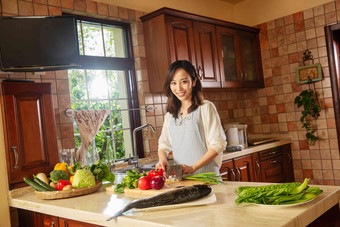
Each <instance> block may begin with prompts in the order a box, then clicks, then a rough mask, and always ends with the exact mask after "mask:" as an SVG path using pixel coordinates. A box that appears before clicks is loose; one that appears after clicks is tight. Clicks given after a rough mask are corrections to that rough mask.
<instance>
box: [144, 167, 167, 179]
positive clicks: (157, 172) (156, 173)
mask: <svg viewBox="0 0 340 227" xmlns="http://www.w3.org/2000/svg"><path fill="white" fill-rule="evenodd" d="M156 176H162V177H164V176H163V170H162V169H160V170H158V169H156V170H151V171H150V172H149V174H148V177H149V178H150V179H151V178H153V177H156Z"/></svg>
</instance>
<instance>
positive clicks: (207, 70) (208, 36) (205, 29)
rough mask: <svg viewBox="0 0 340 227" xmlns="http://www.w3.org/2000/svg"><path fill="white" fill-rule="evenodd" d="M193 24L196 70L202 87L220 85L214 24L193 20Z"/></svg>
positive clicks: (216, 86)
mask: <svg viewBox="0 0 340 227" xmlns="http://www.w3.org/2000/svg"><path fill="white" fill-rule="evenodd" d="M193 26H194V28H193V30H194V38H195V50H196V70H197V73H198V76H199V78H200V80H201V82H202V86H203V87H204V88H218V87H220V86H221V82H220V81H221V78H220V71H219V62H218V54H217V43H216V32H215V26H214V25H212V24H208V23H203V22H198V21H194V22H193ZM192 63H193V62H192ZM193 64H194V63H193ZM194 65H195V64H194Z"/></svg>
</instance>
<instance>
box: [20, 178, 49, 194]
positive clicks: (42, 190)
mask: <svg viewBox="0 0 340 227" xmlns="http://www.w3.org/2000/svg"><path fill="white" fill-rule="evenodd" d="M24 181H25V182H26V183H27V184H28V185H29V186H31V187H32V188H34V189H35V190H36V191H39V192H44V191H47V190H46V189H45V188H43V187H41V186H40V185H39V184H37V183H35V182H34V181H31V180H30V179H28V178H26V177H24Z"/></svg>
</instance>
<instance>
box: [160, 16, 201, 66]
mask: <svg viewBox="0 0 340 227" xmlns="http://www.w3.org/2000/svg"><path fill="white" fill-rule="evenodd" d="M165 23H166V27H167V37H168V40H169V50H170V64H171V63H172V62H174V61H176V60H188V61H190V62H191V63H192V64H193V65H196V61H195V47H194V39H193V31H192V22H191V20H186V19H182V18H178V17H173V16H166V19H165Z"/></svg>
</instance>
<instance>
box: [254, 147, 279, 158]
mask: <svg viewBox="0 0 340 227" xmlns="http://www.w3.org/2000/svg"><path fill="white" fill-rule="evenodd" d="M281 155H283V147H282V146H281V147H273V148H271V149H268V150H264V151H260V152H259V159H260V161H265V160H267V159H271V158H275V157H278V156H281Z"/></svg>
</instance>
